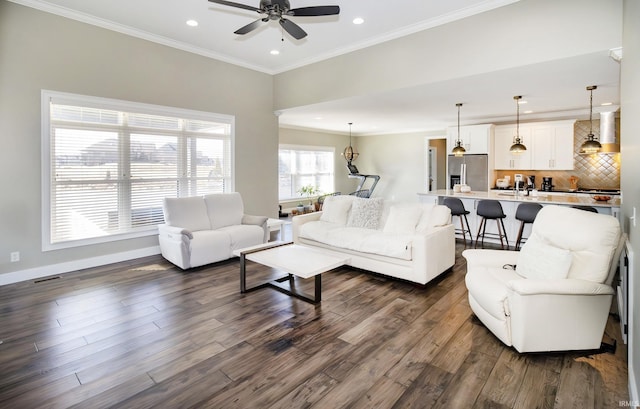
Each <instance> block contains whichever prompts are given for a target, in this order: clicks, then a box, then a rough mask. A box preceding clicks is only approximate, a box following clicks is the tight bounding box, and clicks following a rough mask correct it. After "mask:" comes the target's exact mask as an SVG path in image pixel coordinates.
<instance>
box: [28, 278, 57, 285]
mask: <svg viewBox="0 0 640 409" xmlns="http://www.w3.org/2000/svg"><path fill="white" fill-rule="evenodd" d="M59 278H60V276H55V277H46V278H42V279H40V280H35V281H34V282H33V283H34V284H38V283H44V282H45V281H51V280H57V279H59Z"/></svg>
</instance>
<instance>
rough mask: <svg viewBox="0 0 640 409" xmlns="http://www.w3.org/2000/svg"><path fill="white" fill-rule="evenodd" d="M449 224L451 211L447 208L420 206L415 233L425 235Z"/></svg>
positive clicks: (432, 205) (429, 205)
mask: <svg viewBox="0 0 640 409" xmlns="http://www.w3.org/2000/svg"><path fill="white" fill-rule="evenodd" d="M450 223H451V209H449V208H448V207H447V206H442V205H436V204H432V203H427V204H423V205H422V215H421V216H420V221H418V226H416V231H417V232H419V233H426V232H429V231H430V230H433V229H434V228H435V227H440V226H446V225H447V224H450Z"/></svg>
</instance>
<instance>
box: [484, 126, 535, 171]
mask: <svg viewBox="0 0 640 409" xmlns="http://www.w3.org/2000/svg"><path fill="white" fill-rule="evenodd" d="M515 136H516V126H515V125H500V126H496V129H495V144H494V145H495V152H494V155H493V160H494V165H495V166H494V167H495V169H531V149H530V146H529V145H530V144H529V142H528V141H530V140H531V138H530V137H531V129H529V128H527V127H523V126H522V124H520V137H521V138H522V139H523V142H524V145H525V146H526V147H527V150H526V151H524V152H522V153H519V154H513V153H511V152H510V151H509V148H511V145H513V140H514V139H515Z"/></svg>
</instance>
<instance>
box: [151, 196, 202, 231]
mask: <svg viewBox="0 0 640 409" xmlns="http://www.w3.org/2000/svg"><path fill="white" fill-rule="evenodd" d="M163 211H164V221H165V223H167V224H168V225H169V226H174V227H181V228H183V229H187V230H189V231H199V230H209V229H211V224H210V222H209V216H208V215H207V206H206V205H205V203H204V200H202V196H193V197H165V198H164V201H163Z"/></svg>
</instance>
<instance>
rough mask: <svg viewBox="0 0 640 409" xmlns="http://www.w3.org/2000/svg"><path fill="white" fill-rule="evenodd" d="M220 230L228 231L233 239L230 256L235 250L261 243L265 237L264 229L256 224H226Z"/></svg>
mask: <svg viewBox="0 0 640 409" xmlns="http://www.w3.org/2000/svg"><path fill="white" fill-rule="evenodd" d="M218 231H221V232H225V233H227V234H228V235H229V238H230V239H231V247H230V248H229V255H230V256H231V255H233V250H237V249H241V248H245V247H251V246H255V245H256V244H261V243H262V242H263V239H264V229H263V228H262V227H261V226H257V225H255V224H238V225H233V226H226V227H221V228H220V229H218Z"/></svg>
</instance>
